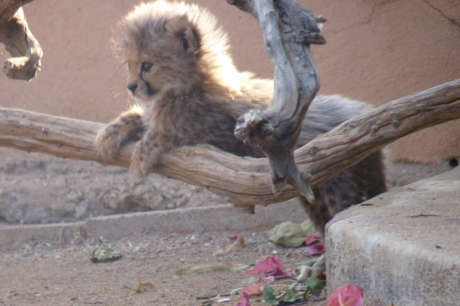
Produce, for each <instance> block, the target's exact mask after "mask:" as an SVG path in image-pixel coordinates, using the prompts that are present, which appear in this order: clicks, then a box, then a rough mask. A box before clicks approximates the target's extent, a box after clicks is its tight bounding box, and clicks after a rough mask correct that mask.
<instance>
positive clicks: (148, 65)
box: [141, 62, 153, 72]
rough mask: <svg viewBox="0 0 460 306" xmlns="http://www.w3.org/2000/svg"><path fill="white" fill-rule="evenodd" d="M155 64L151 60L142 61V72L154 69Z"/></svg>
mask: <svg viewBox="0 0 460 306" xmlns="http://www.w3.org/2000/svg"><path fill="white" fill-rule="evenodd" d="M152 66H153V64H152V63H150V62H142V65H141V71H142V72H149V71H150V69H152Z"/></svg>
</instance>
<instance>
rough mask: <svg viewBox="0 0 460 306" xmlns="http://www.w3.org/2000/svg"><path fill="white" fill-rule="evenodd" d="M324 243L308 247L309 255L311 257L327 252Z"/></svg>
mask: <svg viewBox="0 0 460 306" xmlns="http://www.w3.org/2000/svg"><path fill="white" fill-rule="evenodd" d="M325 250H326V249H325V247H324V242H317V243H315V244H313V245H310V246H308V247H307V253H308V255H310V256H317V255H321V254H324V252H325Z"/></svg>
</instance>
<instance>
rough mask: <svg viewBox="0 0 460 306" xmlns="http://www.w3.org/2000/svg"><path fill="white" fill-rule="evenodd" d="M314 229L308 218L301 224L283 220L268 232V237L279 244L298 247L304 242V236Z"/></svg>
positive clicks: (311, 232)
mask: <svg viewBox="0 0 460 306" xmlns="http://www.w3.org/2000/svg"><path fill="white" fill-rule="evenodd" d="M315 231H316V229H315V227H314V225H313V223H312V222H311V221H310V220H308V219H307V220H305V221H304V222H303V223H301V224H297V223H293V222H283V223H280V224H278V225H277V226H275V227H274V228H273V229H271V230H270V231H269V232H268V239H269V240H270V241H271V242H273V243H275V244H277V245H280V246H284V247H300V246H301V245H303V244H304V243H305V237H307V236H308V235H311V234H313V233H314V232H315Z"/></svg>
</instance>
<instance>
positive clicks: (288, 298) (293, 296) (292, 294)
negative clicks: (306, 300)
mask: <svg viewBox="0 0 460 306" xmlns="http://www.w3.org/2000/svg"><path fill="white" fill-rule="evenodd" d="M301 298H302V297H301V296H299V295H298V294H297V292H296V291H295V289H294V288H289V289H288V290H287V291H286V294H285V295H284V296H283V302H287V303H292V302H295V301H297V300H298V299H301Z"/></svg>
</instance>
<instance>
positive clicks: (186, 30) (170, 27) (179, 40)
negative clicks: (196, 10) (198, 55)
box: [165, 16, 200, 55]
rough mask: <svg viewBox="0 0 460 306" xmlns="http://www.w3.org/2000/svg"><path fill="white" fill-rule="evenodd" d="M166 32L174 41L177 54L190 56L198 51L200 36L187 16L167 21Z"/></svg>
mask: <svg viewBox="0 0 460 306" xmlns="http://www.w3.org/2000/svg"><path fill="white" fill-rule="evenodd" d="M165 29H166V32H167V33H168V35H170V37H173V38H174V39H175V41H176V45H175V49H176V50H177V51H178V53H179V54H183V55H190V54H193V53H195V52H197V51H198V50H199V49H200V36H199V34H198V32H197V30H196V28H195V26H194V25H193V24H191V23H190V22H189V21H188V19H187V16H178V17H174V18H171V19H169V20H168V21H167V22H166V25H165Z"/></svg>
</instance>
